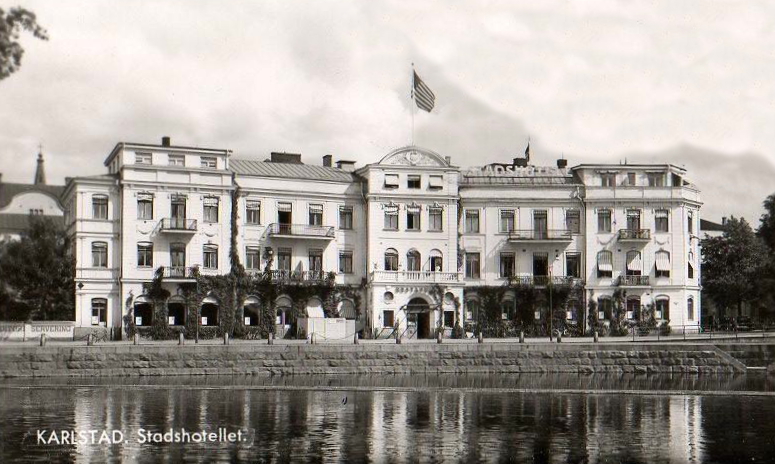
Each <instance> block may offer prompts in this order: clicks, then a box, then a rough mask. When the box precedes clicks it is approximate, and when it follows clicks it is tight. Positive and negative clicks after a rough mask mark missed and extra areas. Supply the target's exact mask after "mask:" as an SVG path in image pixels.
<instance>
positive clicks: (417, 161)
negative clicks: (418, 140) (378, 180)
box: [379, 146, 449, 167]
mask: <svg viewBox="0 0 775 464" xmlns="http://www.w3.org/2000/svg"><path fill="white" fill-rule="evenodd" d="M379 164H382V165H392V166H434V167H448V166H449V163H447V161H446V160H445V159H444V157H443V156H441V155H439V154H438V153H436V152H433V151H431V150H427V149H425V148H420V147H414V146H409V147H403V148H399V149H397V150H393V151H392V152H390V153H388V154H387V155H385V157H383V158H382V159H381V160H380V162H379Z"/></svg>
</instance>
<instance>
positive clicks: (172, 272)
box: [162, 266, 197, 279]
mask: <svg viewBox="0 0 775 464" xmlns="http://www.w3.org/2000/svg"><path fill="white" fill-rule="evenodd" d="M196 274H197V268H195V267H185V266H165V267H164V272H163V274H162V276H163V277H164V278H165V279H196Z"/></svg>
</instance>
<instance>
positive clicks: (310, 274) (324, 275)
mask: <svg viewBox="0 0 775 464" xmlns="http://www.w3.org/2000/svg"><path fill="white" fill-rule="evenodd" d="M269 272H270V275H271V276H272V280H273V281H275V282H278V283H286V284H293V283H297V284H300V283H323V282H326V281H327V279H328V272H326V271H285V270H279V269H275V270H272V271H269Z"/></svg>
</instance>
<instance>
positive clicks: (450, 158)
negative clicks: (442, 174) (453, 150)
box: [444, 156, 452, 164]
mask: <svg viewBox="0 0 775 464" xmlns="http://www.w3.org/2000/svg"><path fill="white" fill-rule="evenodd" d="M444 161H446V162H447V164H452V157H451V156H445V157H444Z"/></svg>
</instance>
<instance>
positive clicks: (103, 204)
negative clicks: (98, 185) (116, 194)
mask: <svg viewBox="0 0 775 464" xmlns="http://www.w3.org/2000/svg"><path fill="white" fill-rule="evenodd" d="M91 206H92V217H93V218H94V219H107V218H108V197H107V196H106V195H94V196H93V197H92V198H91Z"/></svg>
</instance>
